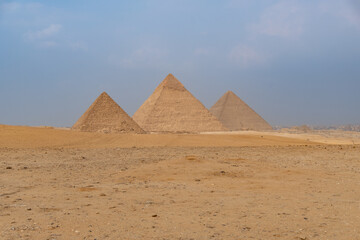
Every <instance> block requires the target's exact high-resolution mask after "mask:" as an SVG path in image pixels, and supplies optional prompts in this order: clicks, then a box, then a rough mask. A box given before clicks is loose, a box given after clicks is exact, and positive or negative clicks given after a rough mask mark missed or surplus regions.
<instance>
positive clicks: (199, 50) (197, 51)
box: [194, 48, 210, 56]
mask: <svg viewBox="0 0 360 240" xmlns="http://www.w3.org/2000/svg"><path fill="white" fill-rule="evenodd" d="M209 53H210V51H209V49H206V48H196V49H195V51H194V55H195V56H207V55H209Z"/></svg>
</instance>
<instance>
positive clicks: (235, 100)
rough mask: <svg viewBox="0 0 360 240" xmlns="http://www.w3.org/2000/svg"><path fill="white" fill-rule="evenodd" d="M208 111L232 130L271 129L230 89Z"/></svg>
mask: <svg viewBox="0 0 360 240" xmlns="http://www.w3.org/2000/svg"><path fill="white" fill-rule="evenodd" d="M210 112H211V113H212V114H214V116H216V117H217V118H218V119H219V120H220V122H222V123H223V124H224V126H225V127H227V128H229V129H230V130H232V131H238V130H256V131H262V130H272V127H271V126H270V125H269V124H268V123H267V122H266V121H265V120H264V119H263V118H262V117H261V116H260V115H259V114H257V113H256V112H255V111H254V110H253V109H251V107H249V106H248V105H247V104H246V103H245V102H244V101H242V100H241V99H240V98H239V97H238V96H236V95H235V94H234V93H233V92H232V91H228V92H226V93H225V94H224V95H223V96H222V97H221V98H220V99H219V100H218V101H217V102H216V103H215V104H214V106H212V107H211V108H210Z"/></svg>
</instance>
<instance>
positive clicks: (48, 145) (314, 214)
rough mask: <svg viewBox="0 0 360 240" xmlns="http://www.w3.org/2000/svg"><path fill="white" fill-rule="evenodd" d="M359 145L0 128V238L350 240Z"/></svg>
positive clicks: (356, 222)
mask: <svg viewBox="0 0 360 240" xmlns="http://www.w3.org/2000/svg"><path fill="white" fill-rule="evenodd" d="M359 144H360V136H359V134H356V133H346V132H336V131H334V132H330V131H329V132H313V133H287V132H281V131H278V132H232V133H216V134H215V133H206V134H182V135H180V134H139V135H135V134H133V135H131V134H123V135H122V134H100V133H83V132H76V131H70V130H66V129H53V128H45V127H42V128H35V127H15V126H6V125H0V239H4V240H10V239H58V240H60V239H64V240H68V239H91V240H94V239H97V240H100V239H179V240H180V239H182V240H190V239H194V240H195V239H232V240H233V239H294V240H296V239H297V240H300V239H302V240H305V239H306V240H310V239H344V240H351V239H360V145H359Z"/></svg>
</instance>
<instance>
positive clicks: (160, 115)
mask: <svg viewBox="0 0 360 240" xmlns="http://www.w3.org/2000/svg"><path fill="white" fill-rule="evenodd" d="M133 119H134V120H135V121H136V122H137V123H138V124H139V125H140V126H141V127H142V128H143V129H144V130H145V131H149V132H212V131H226V130H227V129H226V128H225V127H224V126H223V125H222V124H221V123H220V122H219V121H218V120H217V119H216V117H214V116H213V115H212V114H211V113H210V112H209V110H207V109H206V108H205V107H204V105H203V104H202V103H201V102H200V101H199V100H197V99H196V98H195V97H194V96H193V95H192V94H191V93H190V92H189V91H188V90H187V89H186V88H185V87H184V85H183V84H182V83H181V82H179V80H177V79H176V78H175V77H174V76H173V75H172V74H169V75H168V76H167V77H166V78H165V79H164V80H163V81H162V82H161V83H160V85H159V86H158V87H157V88H156V89H155V91H154V92H153V94H152V95H151V96H150V97H149V98H148V99H147V100H146V101H145V102H144V103H143V105H142V106H141V107H140V108H139V109H138V110H137V111H136V112H135V114H134V116H133Z"/></svg>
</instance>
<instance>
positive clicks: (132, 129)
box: [72, 92, 144, 133]
mask: <svg viewBox="0 0 360 240" xmlns="http://www.w3.org/2000/svg"><path fill="white" fill-rule="evenodd" d="M72 129H75V130H80V131H85V132H104V133H110V132H111V133H144V130H142V129H141V128H140V127H139V125H138V124H137V123H136V122H135V121H134V120H133V119H132V118H131V117H130V116H129V115H128V114H127V113H126V112H125V111H124V110H123V109H122V108H121V107H120V106H119V105H118V104H117V103H116V102H115V101H114V100H113V99H112V98H111V97H110V96H109V95H108V94H107V93H106V92H103V93H102V94H100V96H99V97H98V98H97V99H96V100H95V101H94V102H93V104H91V106H90V107H89V108H88V109H87V110H86V112H85V113H84V114H83V115H82V116H81V117H80V118H79V120H78V121H77V122H76V123H75V124H74V125H73V126H72Z"/></svg>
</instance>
